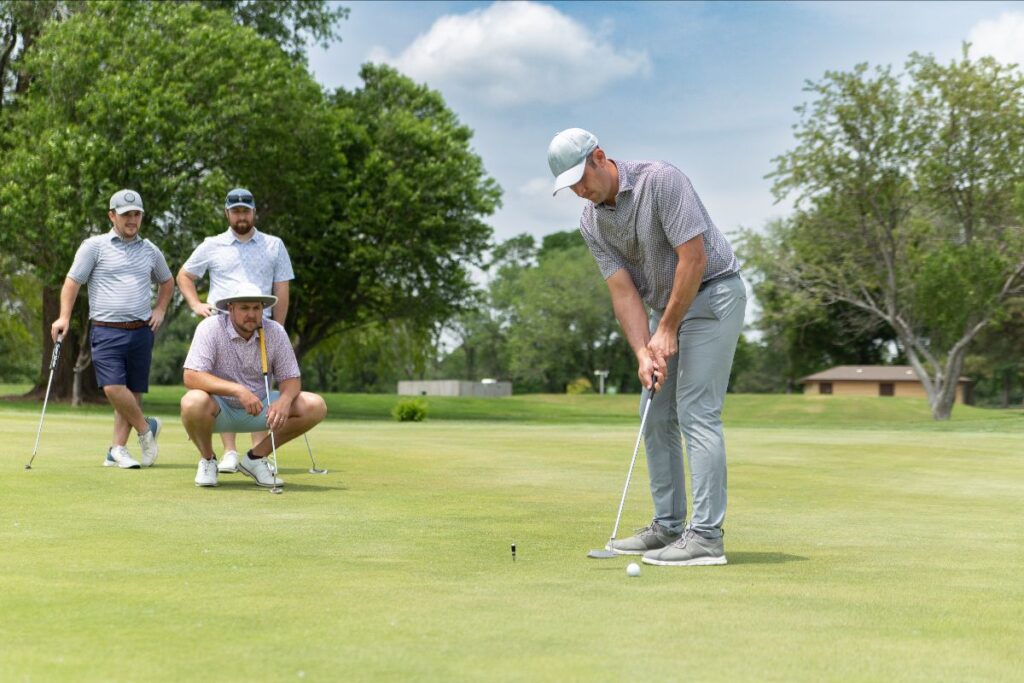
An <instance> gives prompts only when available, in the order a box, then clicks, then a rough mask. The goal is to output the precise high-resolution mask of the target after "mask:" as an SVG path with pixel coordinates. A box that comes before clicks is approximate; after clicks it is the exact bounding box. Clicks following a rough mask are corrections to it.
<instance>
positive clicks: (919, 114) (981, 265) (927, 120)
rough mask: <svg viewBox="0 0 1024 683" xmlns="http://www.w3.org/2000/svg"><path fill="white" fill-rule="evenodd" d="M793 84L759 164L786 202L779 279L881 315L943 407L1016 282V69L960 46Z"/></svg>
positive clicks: (816, 298)
mask: <svg viewBox="0 0 1024 683" xmlns="http://www.w3.org/2000/svg"><path fill="white" fill-rule="evenodd" d="M806 89H807V91H808V92H810V93H811V95H812V96H813V98H814V99H813V101H811V102H810V103H808V104H805V105H803V106H801V107H799V108H798V111H799V112H800V115H801V116H800V120H799V123H798V124H797V125H796V127H795V130H796V146H795V147H794V148H793V149H792V150H790V151H788V152H786V153H785V154H783V155H781V156H780V157H778V158H777V159H776V160H775V161H776V170H775V172H774V174H773V177H774V180H775V186H774V189H775V192H776V194H777V196H779V197H780V198H781V197H783V196H786V195H790V194H793V195H795V196H796V199H797V206H798V212H797V213H796V215H795V216H794V217H793V218H792V219H791V220H790V221H788V222H787V224H786V225H785V226H784V229H782V230H780V232H779V234H778V235H776V239H777V240H778V241H779V242H778V248H777V249H776V250H775V252H776V255H777V257H778V259H779V260H778V262H777V267H778V270H779V272H780V273H782V274H783V277H782V280H781V284H782V285H783V286H785V287H788V288H789V289H790V291H791V292H794V293H799V295H800V296H802V297H806V299H807V300H808V301H810V302H815V303H818V304H836V303H843V304H846V305H847V306H849V307H851V308H852V309H855V310H857V311H860V312H861V313H862V315H864V316H865V317H867V318H870V319H874V320H876V321H879V322H881V323H884V324H885V325H888V326H889V327H890V328H891V329H892V330H893V332H894V333H895V335H896V338H897V339H898V341H899V345H900V347H901V350H902V352H903V353H904V354H905V355H906V358H907V360H908V361H909V362H910V364H911V365H912V366H913V367H914V369H915V371H916V373H917V376H918V378H919V379H920V380H921V382H922V384H923V385H924V387H925V389H926V391H927V393H928V397H929V403H930V405H931V409H932V414H933V415H934V417H935V418H936V419H947V418H948V417H949V415H950V413H951V410H952V406H953V401H954V399H955V395H956V394H955V392H956V385H957V380H958V378H959V377H960V375H961V372H962V369H963V362H964V358H965V355H966V353H967V350H968V348H969V346H970V344H971V342H972V340H974V338H975V337H976V336H977V335H978V333H979V332H980V331H981V330H982V329H984V328H985V326H986V325H988V324H990V323H991V322H992V321H993V320H996V319H998V318H999V317H1000V316H1002V315H1004V314H1005V310H1006V306H1007V304H1008V302H1009V301H1010V300H1011V299H1013V298H1014V297H1017V296H1020V295H1021V294H1022V293H1024V231H1022V228H1021V223H1022V221H1021V211H1020V206H1019V202H1018V201H1016V199H1017V198H1018V197H1019V193H1021V192H1022V191H1024V190H1022V183H1024V79H1022V77H1021V73H1020V71H1019V70H1018V69H1017V68H1015V67H1008V66H1005V65H1002V64H1000V63H998V62H996V61H994V60H992V59H990V58H981V59H977V60H972V59H971V58H970V57H969V56H968V54H967V48H966V47H965V50H964V54H963V56H962V57H961V58H959V59H957V60H954V61H952V62H951V63H948V64H940V63H939V62H937V61H936V60H935V59H934V58H932V57H929V56H922V55H917V54H915V55H912V56H911V57H910V59H909V60H908V62H907V65H906V69H905V71H904V73H902V74H894V73H893V71H892V69H891V68H878V69H875V70H874V71H871V70H869V69H868V67H867V66H866V65H861V66H858V67H857V68H856V69H854V70H853V71H851V72H829V73H826V74H825V76H824V77H823V78H822V79H821V80H820V81H818V82H813V83H809V84H808V85H807V88H806Z"/></svg>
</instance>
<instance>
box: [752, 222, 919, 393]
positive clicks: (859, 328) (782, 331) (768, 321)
mask: <svg viewBox="0 0 1024 683" xmlns="http://www.w3.org/2000/svg"><path fill="white" fill-rule="evenodd" d="M791 230H792V226H791V225H790V223H789V222H787V221H785V220H777V221H773V222H771V223H770V224H769V225H768V226H767V228H766V229H765V230H764V231H761V232H757V231H753V230H746V231H744V232H743V234H742V236H741V239H740V240H739V242H738V247H737V252H738V256H739V258H740V261H741V262H742V263H743V266H744V271H745V272H746V273H747V281H748V282H749V283H750V286H751V289H752V290H753V292H754V297H755V299H756V300H757V303H758V305H759V307H760V315H759V316H758V320H757V323H756V328H757V329H758V330H759V331H760V332H761V333H762V337H761V341H760V343H758V344H749V345H748V346H747V347H745V348H744V352H747V353H750V354H759V355H764V354H767V355H768V356H770V358H771V360H770V361H769V363H768V365H767V366H766V367H765V368H764V370H765V371H767V372H770V373H773V374H775V375H776V376H777V378H778V383H777V386H778V387H779V388H780V389H781V390H784V391H786V392H787V393H788V392H791V391H795V390H798V388H799V387H798V380H799V379H800V378H801V377H804V376H806V375H809V374H812V373H815V372H819V371H821V370H824V369H826V368H829V367H832V366H835V365H876V364H881V363H885V362H893V361H898V360H899V356H898V355H897V357H896V358H893V357H892V353H891V351H890V349H891V348H892V347H893V345H894V344H895V342H896V335H895V334H894V333H893V331H892V329H891V328H890V327H889V326H888V325H887V324H886V323H885V322H884V321H882V320H880V319H877V318H872V317H867V316H864V315H863V314H862V312H861V311H860V310H859V309H857V308H856V307H854V306H851V305H850V304H848V303H845V302H842V301H840V302H835V303H833V304H832V305H830V306H821V305H820V304H819V302H818V301H816V300H814V298H813V297H812V296H810V295H809V294H808V293H807V292H805V291H803V290H801V289H799V287H797V286H796V284H795V283H794V282H791V281H790V280H789V279H788V273H787V272H786V271H785V269H784V268H783V267H782V266H783V265H784V264H786V263H788V261H789V259H788V258H787V253H786V250H787V248H788V246H789V243H790V239H789V235H790V232H791ZM737 353H740V351H737ZM734 365H735V364H734ZM755 365H756V364H755ZM751 367H752V368H753V366H751ZM759 371H760V370H757V371H755V372H759ZM767 382H768V380H767V377H762V378H760V379H758V380H757V382H756V384H757V385H759V386H766V385H767Z"/></svg>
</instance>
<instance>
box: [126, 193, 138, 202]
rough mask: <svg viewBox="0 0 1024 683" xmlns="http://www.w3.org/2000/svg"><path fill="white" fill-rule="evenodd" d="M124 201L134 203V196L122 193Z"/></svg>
mask: <svg viewBox="0 0 1024 683" xmlns="http://www.w3.org/2000/svg"><path fill="white" fill-rule="evenodd" d="M124 200H125V201H126V202H134V201H135V195H133V194H132V193H131V192H125V193H124Z"/></svg>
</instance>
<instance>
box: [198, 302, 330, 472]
mask: <svg viewBox="0 0 1024 683" xmlns="http://www.w3.org/2000/svg"><path fill="white" fill-rule="evenodd" d="M275 303H277V297H275V296H273V295H270V294H263V293H262V292H261V291H260V288H259V286H258V285H254V284H251V283H242V284H239V285H236V286H235V287H234V289H233V291H231V292H230V293H229V294H228V295H227V296H224V297H222V298H220V299H218V300H217V301H216V302H215V305H216V306H217V308H218V309H219V310H220V311H222V312H224V313H227V315H217V316H212V317H209V318H207V319H205V320H203V322H201V323H199V326H198V327H196V332H195V336H194V337H193V338H192V346H191V347H190V348H189V352H188V356H187V357H186V358H185V386H186V387H187V388H188V389H189V391H188V392H187V393H186V394H185V395H184V396H183V397H182V399H181V421H182V424H184V426H185V431H186V432H188V435H189V438H190V439H191V440H192V442H193V443H194V444H195V445H196V448H197V449H199V454H200V456H202V457H201V459H200V461H199V468H198V471H197V472H196V479H195V482H196V486H217V460H216V457H215V456H214V452H213V433H214V432H256V431H260V430H265V429H266V430H270V431H271V432H272V437H267V438H266V439H264V440H262V441H260V442H259V443H257V444H255V445H254V446H253V447H252V449H251V450H250V451H249V452H248V453H247V454H245V455H244V456H242V457H241V458H239V463H238V468H239V470H241V471H242V473H243V474H246V475H248V476H249V477H252V478H253V479H254V480H255V481H256V484H257V485H259V486H264V487H267V488H273V487H278V486H281V485H283V484H284V482H283V481H281V479H279V478H277V477H276V476H275V475H274V474H273V473H272V472H271V470H270V467H269V466H268V464H267V460H266V458H267V456H268V455H270V453H271V450H272V449H273V448H274V445H275V443H276V445H277V446H280V445H282V444H285V443H287V442H289V441H291V440H292V439H294V438H296V437H298V436H302V435H303V434H305V433H306V432H308V431H309V430H310V429H312V428H313V427H315V426H316V425H317V424H319V423H320V422H321V421H322V420H323V419H324V417H325V416H326V415H327V404H326V403H325V402H324V400H323V398H322V397H320V396H318V395H317V394H313V393H310V392H308V391H302V383H301V380H300V378H299V376H300V373H299V364H298V362H297V361H296V359H295V352H294V351H292V346H291V342H290V341H289V340H288V335H287V334H286V333H285V331H284V327H282V326H281V325H280V324H278V323H276V322H274V321H273V320H269V319H267V318H264V317H263V308H264V307H266V306H273V305H274V304H275ZM261 328H262V329H261ZM261 333H262V335H263V340H264V342H265V347H266V358H267V363H266V367H267V371H268V372H269V373H270V375H272V376H273V378H274V380H275V381H276V382H277V385H278V389H279V391H274V392H270V396H267V391H266V389H265V387H266V386H268V384H267V383H265V382H264V377H263V373H264V369H263V363H262V362H261V359H260V353H261V349H260V336H261Z"/></svg>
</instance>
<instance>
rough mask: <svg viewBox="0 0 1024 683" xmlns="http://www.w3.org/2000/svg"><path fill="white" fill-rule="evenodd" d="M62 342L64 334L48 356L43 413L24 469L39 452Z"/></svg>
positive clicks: (58, 337) (59, 335)
mask: <svg viewBox="0 0 1024 683" xmlns="http://www.w3.org/2000/svg"><path fill="white" fill-rule="evenodd" d="M63 341H64V334H63V333H61V334H58V335H57V341H56V342H55V343H54V345H53V353H52V354H51V355H50V379H49V380H47V382H46V395H45V396H44V397H43V412H42V413H41V414H40V415H39V429H37V430H36V445H35V446H33V447H32V457H31V458H29V461H28V464H27V465H25V469H29V468H31V467H32V462H33V461H34V460H35V459H36V453H37V452H38V451H39V437H40V436H41V435H42V433H43V418H45V417H46V404H47V403H49V402H50V388H51V387H53V371H54V370H55V369H56V368H57V361H58V360H59V359H60V347H61V344H62V343H63Z"/></svg>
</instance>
